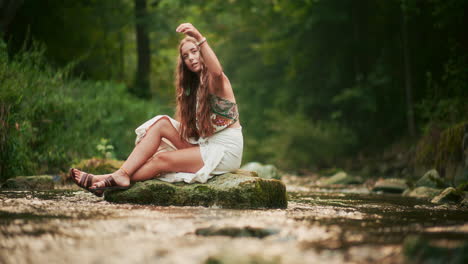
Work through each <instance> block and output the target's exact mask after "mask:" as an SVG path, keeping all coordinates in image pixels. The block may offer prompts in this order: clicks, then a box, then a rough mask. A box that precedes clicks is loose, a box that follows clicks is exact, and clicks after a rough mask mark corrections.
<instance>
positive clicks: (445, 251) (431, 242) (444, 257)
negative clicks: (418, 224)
mask: <svg viewBox="0 0 468 264" xmlns="http://www.w3.org/2000/svg"><path fill="white" fill-rule="evenodd" d="M403 254H404V256H405V258H406V260H407V261H406V263H460V264H462V263H467V262H466V261H467V260H468V242H466V241H463V240H447V239H439V240H437V239H428V238H427V237H423V236H418V235H409V236H407V237H406V238H405V240H404V242H403Z"/></svg>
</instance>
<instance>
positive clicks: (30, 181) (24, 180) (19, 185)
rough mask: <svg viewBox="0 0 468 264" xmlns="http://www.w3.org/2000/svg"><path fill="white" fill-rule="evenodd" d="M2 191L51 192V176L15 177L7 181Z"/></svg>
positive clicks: (52, 185) (52, 184)
mask: <svg viewBox="0 0 468 264" xmlns="http://www.w3.org/2000/svg"><path fill="white" fill-rule="evenodd" d="M2 189H21V190H52V189H54V181H53V176H51V175H38V176H17V177H14V178H11V179H8V180H7V181H6V182H5V183H4V184H3V185H2Z"/></svg>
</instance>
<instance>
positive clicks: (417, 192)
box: [403, 186, 441, 199]
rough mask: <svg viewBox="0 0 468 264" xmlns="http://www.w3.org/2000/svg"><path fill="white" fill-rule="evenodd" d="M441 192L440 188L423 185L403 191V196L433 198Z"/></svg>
mask: <svg viewBox="0 0 468 264" xmlns="http://www.w3.org/2000/svg"><path fill="white" fill-rule="evenodd" d="M440 192H441V190H440V189H436V188H431V187H426V186H421V187H416V188H414V189H412V190H410V189H407V190H406V191H405V192H404V193H403V196H407V197H415V198H426V199H433V198H434V197H436V196H437V195H438V194H439V193H440Z"/></svg>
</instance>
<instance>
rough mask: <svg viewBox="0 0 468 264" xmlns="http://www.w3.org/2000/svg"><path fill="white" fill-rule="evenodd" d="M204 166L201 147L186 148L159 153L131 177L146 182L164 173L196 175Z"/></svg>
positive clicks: (133, 179)
mask: <svg viewBox="0 0 468 264" xmlns="http://www.w3.org/2000/svg"><path fill="white" fill-rule="evenodd" d="M203 165H204V162H203V159H202V156H201V153H200V147H198V146H197V147H192V148H185V149H180V150H175V151H169V152H163V153H158V154H157V155H156V156H154V158H152V159H150V160H149V161H148V162H146V163H145V164H144V165H143V166H142V167H141V168H140V169H139V170H137V171H136V172H135V173H134V174H133V175H132V177H131V180H132V181H144V180H149V179H152V178H154V177H155V176H158V175H159V174H161V173H164V172H190V173H195V172H197V171H198V170H200V169H201V168H202V167H203Z"/></svg>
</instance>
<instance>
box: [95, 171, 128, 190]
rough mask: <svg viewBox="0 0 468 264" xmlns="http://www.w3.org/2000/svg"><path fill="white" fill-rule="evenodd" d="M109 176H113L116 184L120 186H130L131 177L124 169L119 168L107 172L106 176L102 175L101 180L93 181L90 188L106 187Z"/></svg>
mask: <svg viewBox="0 0 468 264" xmlns="http://www.w3.org/2000/svg"><path fill="white" fill-rule="evenodd" d="M100 176H101V175H100ZM108 177H112V178H113V179H114V181H115V184H116V185H115V186H120V187H128V186H130V177H129V176H128V175H127V174H126V173H125V172H124V171H123V170H121V169H119V170H117V171H115V172H114V173H112V174H106V176H105V177H103V178H102V177H100V178H99V181H96V182H93V185H92V186H91V187H90V189H95V188H103V187H106V183H105V180H106V179H107V178H108Z"/></svg>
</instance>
